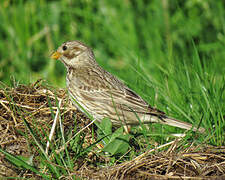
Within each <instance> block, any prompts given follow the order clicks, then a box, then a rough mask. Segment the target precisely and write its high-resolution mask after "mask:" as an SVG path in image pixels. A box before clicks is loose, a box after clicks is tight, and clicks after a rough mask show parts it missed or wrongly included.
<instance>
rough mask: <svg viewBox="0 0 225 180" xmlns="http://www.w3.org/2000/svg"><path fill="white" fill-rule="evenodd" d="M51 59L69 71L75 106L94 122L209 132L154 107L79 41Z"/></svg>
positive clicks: (58, 51) (69, 43) (67, 81)
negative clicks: (165, 126) (102, 65)
mask: <svg viewBox="0 0 225 180" xmlns="http://www.w3.org/2000/svg"><path fill="white" fill-rule="evenodd" d="M51 58H52V59H55V60H60V61H61V62H62V63H63V64H64V65H65V67H66V69H67V75H66V86H67V90H68V93H69V97H70V99H71V100H72V102H73V104H74V105H75V106H76V107H77V108H78V109H79V110H80V111H82V112H84V113H85V114H86V115H87V114H89V115H91V116H92V117H93V118H94V120H97V121H99V122H101V121H102V119H104V118H109V119H110V120H111V122H112V125H113V126H115V127H121V126H130V125H131V126H132V125H139V124H140V123H143V124H148V123H160V124H166V125H170V126H174V127H179V128H182V129H186V130H193V131H198V132H204V131H205V129H204V128H202V127H199V128H196V127H193V125H192V124H190V123H187V122H183V121H180V120H177V119H174V118H171V117H169V116H167V115H166V114H165V113H164V112H163V111H160V110H158V109H156V108H153V107H151V105H149V103H147V102H146V101H145V100H144V99H143V98H142V97H141V96H139V95H138V94H137V93H136V92H134V91H133V90H131V89H130V88H129V87H128V86H127V85H125V84H124V83H123V82H122V81H121V80H119V79H118V78H117V77H116V76H114V75H112V74H111V73H109V72H108V71H106V70H105V69H103V68H102V67H101V66H100V65H99V64H98V63H97V61H96V59H95V55H94V52H93V50H92V49H91V48H90V47H88V46H87V45H85V44H84V43H82V42H80V41H78V40H73V41H67V42H64V43H63V44H62V45H61V46H59V47H58V49H57V50H56V51H55V52H53V53H52V55H51Z"/></svg>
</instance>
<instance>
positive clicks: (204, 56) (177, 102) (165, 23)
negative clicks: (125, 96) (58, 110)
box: [0, 0, 225, 159]
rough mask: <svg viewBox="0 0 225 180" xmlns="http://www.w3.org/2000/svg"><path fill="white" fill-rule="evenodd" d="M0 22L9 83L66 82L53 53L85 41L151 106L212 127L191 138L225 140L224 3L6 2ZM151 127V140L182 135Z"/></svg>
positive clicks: (0, 57)
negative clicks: (70, 42) (73, 42)
mask: <svg viewBox="0 0 225 180" xmlns="http://www.w3.org/2000/svg"><path fill="white" fill-rule="evenodd" d="M0 22H1V23H0V32H1V36H0V40H1V43H0V67H1V68H0V80H1V81H3V82H4V83H6V84H11V82H12V79H16V81H19V82H20V83H26V84H27V83H30V82H35V81H36V80H37V79H39V78H42V79H45V80H46V81H47V82H48V83H49V84H53V85H54V86H56V87H65V73H66V72H65V68H64V66H63V64H61V63H60V62H58V61H54V60H51V59H50V58H49V56H50V54H51V52H53V50H54V49H56V48H57V47H58V46H59V45H60V44H61V43H62V42H65V41H67V40H81V41H83V42H85V43H86V44H88V45H89V46H90V47H92V48H93V50H94V52H95V56H96V59H97V61H98V62H99V64H100V65H101V66H102V67H104V68H105V69H107V70H108V71H110V72H111V73H113V74H115V75H116V76H118V77H119V78H120V79H122V80H124V81H125V82H126V84H127V85H128V86H129V87H130V88H132V89H133V90H135V91H136V92H137V93H138V94H140V95H141V96H142V97H143V98H144V99H145V100H147V101H148V102H149V103H150V104H151V105H152V106H155V107H157V108H159V109H160V110H162V111H164V112H166V113H167V114H168V115H170V116H172V117H175V118H178V119H180V120H183V121H187V122H190V123H192V124H194V125H195V126H198V125H199V124H200V125H201V126H202V127H204V128H206V131H207V134H206V135H202V136H199V137H197V138H196V136H194V135H193V134H188V135H187V138H186V141H196V142H197V143H209V144H212V145H216V146H220V145H225V139H224V131H225V122H224V116H225V73H224V72H225V58H224V57H225V51H224V47H225V8H224V3H223V2H222V1H210V0H205V1H195V0H189V1H185V2H183V1H179V0H174V1H167V0H162V1H158V0H155V1H149V2H148V1H146V2H145V1H144V0H140V1H121V0H114V1H104V0H98V1H71V0H65V1H47V0H39V1H22V0H20V1H15V2H14V1H10V0H4V1H1V2H0ZM155 129H156V131H154V133H151V134H150V133H149V132H152V131H150V130H155ZM150 130H145V129H143V130H142V131H141V132H142V133H143V134H144V137H145V138H146V141H147V140H148V137H149V136H150V135H151V136H152V137H155V139H156V140H157V141H159V142H161V143H164V142H166V137H163V136H167V135H169V134H170V132H182V131H181V130H179V129H174V128H169V127H165V126H160V125H153V126H150ZM158 134H160V135H159V136H158ZM140 146H142V145H140ZM149 148H150V147H149ZM128 159H129V157H128Z"/></svg>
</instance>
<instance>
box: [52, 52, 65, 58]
mask: <svg viewBox="0 0 225 180" xmlns="http://www.w3.org/2000/svg"><path fill="white" fill-rule="evenodd" d="M61 55H62V54H61V53H59V52H57V51H56V52H54V53H53V54H52V55H51V58H52V59H59V58H60V57H61Z"/></svg>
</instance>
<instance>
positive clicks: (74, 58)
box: [51, 41, 94, 67]
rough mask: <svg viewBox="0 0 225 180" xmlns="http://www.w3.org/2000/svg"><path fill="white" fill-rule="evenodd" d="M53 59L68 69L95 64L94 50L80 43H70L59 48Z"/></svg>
mask: <svg viewBox="0 0 225 180" xmlns="http://www.w3.org/2000/svg"><path fill="white" fill-rule="evenodd" d="M51 58H53V59H59V60H60V61H62V62H63V63H64V64H65V66H66V67H79V66H82V65H88V64H90V63H93V61H94V55H93V52H92V50H91V49H90V48H89V47H88V46H86V45H85V44H83V43H82V42H80V41H68V42H65V43H63V44H62V45H61V46H59V47H58V49H57V51H55V52H54V53H53V54H52V55H51Z"/></svg>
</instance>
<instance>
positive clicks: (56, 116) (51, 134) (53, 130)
mask: <svg viewBox="0 0 225 180" xmlns="http://www.w3.org/2000/svg"><path fill="white" fill-rule="evenodd" d="M61 104H62V99H60V100H59V107H58V109H57V111H56V114H55V119H54V121H53V124H52V128H51V131H50V134H49V140H48V142H47V146H46V150H45V152H46V154H48V150H49V145H50V142H51V141H52V138H53V135H54V132H55V127H56V124H57V120H58V117H59V111H60V107H61Z"/></svg>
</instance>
